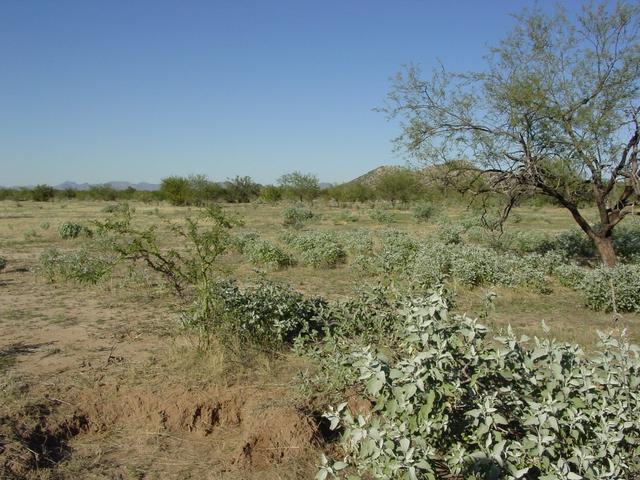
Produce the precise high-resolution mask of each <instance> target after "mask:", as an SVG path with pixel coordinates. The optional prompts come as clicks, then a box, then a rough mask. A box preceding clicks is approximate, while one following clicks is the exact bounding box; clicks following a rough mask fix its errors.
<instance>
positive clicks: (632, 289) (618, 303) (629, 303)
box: [578, 264, 640, 312]
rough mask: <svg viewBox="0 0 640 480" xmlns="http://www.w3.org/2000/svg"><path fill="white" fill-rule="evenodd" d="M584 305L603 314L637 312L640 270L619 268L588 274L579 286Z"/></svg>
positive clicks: (634, 266) (634, 267) (637, 268)
mask: <svg viewBox="0 0 640 480" xmlns="http://www.w3.org/2000/svg"><path fill="white" fill-rule="evenodd" d="M578 291H579V292H580V293H581V294H582V295H583V296H584V299H585V304H586V305H587V307H589V308H591V309H593V310H604V311H606V312H610V311H614V310H615V311H618V312H640V268H639V267H638V266H637V265H625V264H620V265H617V266H616V267H613V268H607V267H598V268H595V269H593V270H590V271H587V272H586V273H585V274H584V277H583V278H582V281H581V282H580V283H579V284H578Z"/></svg>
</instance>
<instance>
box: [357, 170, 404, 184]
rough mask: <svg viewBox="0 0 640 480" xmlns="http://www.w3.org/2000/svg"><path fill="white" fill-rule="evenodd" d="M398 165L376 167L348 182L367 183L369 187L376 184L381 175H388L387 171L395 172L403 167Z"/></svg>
mask: <svg viewBox="0 0 640 480" xmlns="http://www.w3.org/2000/svg"><path fill="white" fill-rule="evenodd" d="M402 168H403V167H400V166H398V165H382V166H381V167H377V168H374V169H373V170H370V171H368V172H367V173H365V174H364V175H360V176H359V177H357V178H354V179H353V180H351V181H349V182H346V183H361V184H363V185H367V186H369V187H371V186H373V185H375V183H376V182H377V181H378V179H379V178H380V177H382V176H383V175H386V174H387V173H391V172H395V171H397V170H400V169H402Z"/></svg>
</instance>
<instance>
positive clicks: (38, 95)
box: [0, 0, 579, 185]
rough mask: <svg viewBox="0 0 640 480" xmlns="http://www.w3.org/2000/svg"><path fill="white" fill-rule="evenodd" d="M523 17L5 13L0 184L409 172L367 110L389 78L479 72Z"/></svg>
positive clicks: (401, 11)
mask: <svg viewBox="0 0 640 480" xmlns="http://www.w3.org/2000/svg"><path fill="white" fill-rule="evenodd" d="M539 3H540V4H541V5H543V6H545V7H546V6H549V5H552V2H546V1H542V2H539ZM564 3H565V4H568V5H569V6H570V8H577V7H578V5H579V3H578V2H576V3H573V4H569V3H568V2H564ZM529 4H531V2H525V1H521V0H512V1H507V0H486V1H480V0H477V1H471V0H465V1H454V0H450V1H446V2H445V1H426V0H387V1H377V0H368V1H365V0H361V1H355V0H354V1H350V0H335V1H334V0H331V1H329V0H325V1H319V0H318V1H306V0H297V1H294V0H291V1H265V0H262V1H257V0H256V1H251V2H250V1H242V0H236V1H231V0H229V1H214V0H209V1H202V2H200V1H161V0H153V1H111V2H105V1H100V2H99V1H93V0H81V1H70V0H56V1H53V0H47V1H44V0H41V1H37V0H30V1H25V0H2V1H1V2H0V165H1V169H0V170H1V173H0V184H2V185H26V184H36V183H49V184H56V183H59V182H62V181H64V180H75V181H79V182H90V183H100V182H106V181H110V180H129V181H150V182H158V181H159V180H160V179H161V178H163V177H165V176H168V175H172V174H177V175H188V174H192V173H204V174H206V175H208V176H209V177H210V178H212V179H214V180H224V179H226V178H228V177H233V176H235V175H236V174H238V175H250V176H252V177H253V178H254V179H255V180H256V181H259V182H262V183H270V182H273V181H275V180H276V179H277V178H278V177H279V176H280V175H282V174H283V173H287V172H290V171H292V170H301V171H304V172H311V173H315V174H317V175H318V176H319V177H320V179H321V180H322V181H328V182H339V181H344V180H349V179H351V178H353V177H355V176H357V175H360V174H362V173H364V172H366V171H368V170H370V169H372V168H375V167H377V166H379V165H384V164H391V163H395V164H403V163H404V162H405V159H404V158H402V157H401V156H398V155H397V154H394V153H393V151H392V144H391V140H392V138H393V137H394V136H396V135H397V134H398V133H399V131H398V126H397V125H396V124H394V123H389V122H387V120H386V118H385V116H384V115H383V114H381V113H376V112H374V111H372V109H373V108H374V107H377V106H381V105H382V104H383V102H384V99H385V95H386V93H387V92H388V90H389V86H390V82H389V78H390V77H391V76H393V75H394V74H395V73H396V72H398V71H399V70H400V69H401V67H402V65H403V64H407V63H411V62H413V63H418V64H420V65H421V66H422V68H423V70H425V71H428V70H429V69H430V68H431V67H432V66H433V65H434V63H435V61H436V60H437V59H440V60H442V61H443V62H444V63H445V65H446V66H447V67H449V68H451V69H463V70H466V69H475V68H480V67H481V66H482V56H483V55H484V54H485V53H486V51H487V48H486V47H487V45H491V44H494V43H496V42H497V41H498V40H499V39H500V38H501V37H502V36H504V35H505V34H506V33H507V32H508V30H509V28H510V26H511V25H512V19H511V17H510V15H509V14H510V13H513V12H517V11H519V10H521V9H522V7H523V6H525V5H529Z"/></svg>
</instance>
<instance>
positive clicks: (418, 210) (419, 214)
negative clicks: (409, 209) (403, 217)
mask: <svg viewBox="0 0 640 480" xmlns="http://www.w3.org/2000/svg"><path fill="white" fill-rule="evenodd" d="M436 213H437V208H436V206H435V205H434V204H433V203H431V202H420V203H418V204H416V205H415V207H413V218H415V219H416V220H417V221H419V222H428V221H429V220H431V219H432V218H433V216H434V215H436Z"/></svg>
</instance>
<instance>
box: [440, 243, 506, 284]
mask: <svg viewBox="0 0 640 480" xmlns="http://www.w3.org/2000/svg"><path fill="white" fill-rule="evenodd" d="M503 260H504V258H499V257H498V255H497V254H496V253H495V252H494V251H493V250H490V249H487V248H482V247H479V246H475V245H473V246H472V245H469V246H461V247H458V248H455V249H453V251H452V254H451V259H450V262H451V266H450V269H451V276H452V277H453V278H454V279H455V280H456V281H458V282H460V283H462V284H464V285H469V286H477V285H483V284H499V283H508V280H507V278H506V277H505V275H504V273H505V269H504V268H502V265H504V264H503V263H502V262H503Z"/></svg>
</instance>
